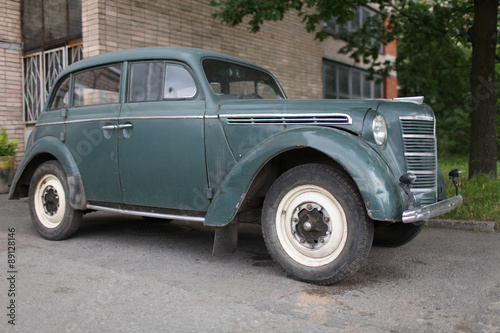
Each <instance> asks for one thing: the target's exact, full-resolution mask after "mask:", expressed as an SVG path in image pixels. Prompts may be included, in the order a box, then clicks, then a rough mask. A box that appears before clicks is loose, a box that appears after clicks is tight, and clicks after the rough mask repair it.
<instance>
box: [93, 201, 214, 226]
mask: <svg viewBox="0 0 500 333" xmlns="http://www.w3.org/2000/svg"><path fill="white" fill-rule="evenodd" d="M87 209H91V210H99V211H104V212H111V213H120V214H127V215H134V216H147V217H154V218H159V219H170V220H179V221H192V222H202V223H203V222H205V218H204V217H199V216H189V215H176V214H162V213H151V212H141V211H135V210H127V209H120V208H112V207H103V206H97V205H87Z"/></svg>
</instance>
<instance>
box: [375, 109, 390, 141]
mask: <svg viewBox="0 0 500 333" xmlns="http://www.w3.org/2000/svg"><path fill="white" fill-rule="evenodd" d="M372 130H373V139H374V140H375V142H376V143H377V144H378V145H379V146H382V145H383V144H384V143H385V140H387V125H386V124H385V119H384V117H383V116H382V115H380V114H377V115H376V116H375V118H373V123H372Z"/></svg>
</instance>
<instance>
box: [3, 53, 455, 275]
mask: <svg viewBox="0 0 500 333" xmlns="http://www.w3.org/2000/svg"><path fill="white" fill-rule="evenodd" d="M434 120H435V118H434V114H433V112H432V110H431V109H430V108H429V107H428V106H427V105H425V104H423V103H422V100H421V99H419V98H409V99H395V100H341V101H340V100H339V101H334V100H287V99H286V96H285V93H284V92H283V90H282V88H281V87H280V85H279V83H278V82H277V80H276V79H275V78H274V77H273V76H272V74H270V73H269V72H268V71H266V70H265V69H263V68H260V67H258V66H256V65H254V64H252V63H249V62H247V61H244V60H241V59H238V58H234V57H231V56H228V55H224V54H220V53H215V52H209V51H205V50H198V49H188V48H148V49H133V50H127V51H119V52H113V53H108V54H103V55H99V56H96V57H91V58H88V59H85V60H82V61H79V62H77V63H76V64H74V65H72V66H70V67H68V68H67V69H66V70H64V71H63V72H62V73H61V74H60V76H59V77H58V79H57V80H56V82H55V84H54V86H53V88H52V90H51V93H50V96H49V98H48V100H47V104H46V106H45V108H44V111H43V112H42V113H41V114H40V116H39V119H38V122H37V124H36V127H35V129H34V130H33V132H32V133H31V135H30V137H29V140H28V143H27V147H26V155H25V157H24V160H23V161H22V163H21V164H20V166H19V168H18V170H17V173H16V175H15V176H14V180H13V183H12V186H11V189H10V198H11V199H15V198H21V197H26V196H28V197H29V206H30V212H31V217H32V220H33V223H34V226H35V228H36V229H37V231H38V232H39V233H40V234H41V235H42V237H44V238H47V239H50V240H61V239H65V238H68V237H70V236H72V235H74V234H75V233H76V232H77V230H78V228H79V226H80V222H81V220H82V216H83V214H84V213H86V212H89V211H110V212H117V213H125V214H132V215H138V216H144V217H150V218H161V219H176V220H185V221H198V222H202V223H204V224H205V225H207V226H213V227H214V229H215V242H214V252H215V253H223V252H227V251H232V250H234V249H235V246H236V241H237V225H238V223H251V222H253V223H261V224H262V230H263V235H264V239H265V243H266V245H267V248H268V250H269V252H270V254H271V256H272V257H273V258H274V260H275V261H276V263H277V264H278V265H279V266H280V267H281V268H283V269H284V270H285V271H286V272H287V273H288V274H289V275H291V276H292V277H293V278H295V279H298V280H301V281H306V282H310V283H316V284H331V283H334V282H337V281H340V280H341V279H343V278H345V277H347V276H348V275H350V274H352V273H353V272H354V271H356V270H357V269H358V268H359V267H360V266H361V264H362V263H363V261H364V260H365V259H366V258H367V256H368V254H369V251H370V249H371V246H372V243H375V244H378V245H383V246H399V245H402V244H404V243H406V242H408V241H410V240H411V239H413V238H414V237H415V236H416V235H417V234H418V232H419V231H420V230H421V228H422V224H423V222H424V221H426V220H428V219H429V218H431V217H434V216H437V215H440V214H443V213H445V212H448V211H450V210H452V209H454V208H455V207H457V206H458V205H460V204H461V203H462V197H461V196H460V195H458V194H457V196H455V197H453V198H449V199H446V185H445V183H444V177H443V175H442V174H441V172H440V170H439V167H438V164H437V157H436V135H435V121H434Z"/></svg>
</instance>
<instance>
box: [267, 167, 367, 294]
mask: <svg viewBox="0 0 500 333" xmlns="http://www.w3.org/2000/svg"><path fill="white" fill-rule="evenodd" d="M262 229H263V234H264V239H265V242H266V246H267V248H268V250H269V252H270V254H271V256H272V257H273V258H274V260H275V261H276V262H277V264H278V265H279V266H281V268H283V269H284V270H285V271H286V272H287V273H288V274H289V275H290V276H292V277H293V278H295V279H297V280H300V281H305V282H309V283H315V284H320V285H326V284H332V283H335V282H338V281H340V280H342V279H344V278H346V277H347V276H349V275H350V274H352V273H354V272H355V271H356V270H357V269H358V268H359V267H360V266H361V264H362V263H363V261H364V260H365V259H366V257H367V256H368V254H369V252H370V249H371V245H372V240H373V223H372V222H371V220H370V219H369V218H368V217H367V215H366V211H365V209H364V205H363V202H362V200H361V198H360V195H359V193H358V191H357V189H356V187H355V185H354V184H353V183H352V181H351V180H350V179H349V178H348V177H347V176H345V175H344V174H343V173H342V172H340V171H338V170H337V169H335V168H332V167H329V166H325V165H320V164H306V165H301V166H298V167H295V168H292V169H290V170H289V171H287V172H286V173H284V174H283V175H282V176H281V177H279V178H278V179H277V180H276V182H275V183H274V184H273V185H272V186H271V188H270V190H269V192H268V194H267V196H266V199H265V202H264V207H263V212H262Z"/></svg>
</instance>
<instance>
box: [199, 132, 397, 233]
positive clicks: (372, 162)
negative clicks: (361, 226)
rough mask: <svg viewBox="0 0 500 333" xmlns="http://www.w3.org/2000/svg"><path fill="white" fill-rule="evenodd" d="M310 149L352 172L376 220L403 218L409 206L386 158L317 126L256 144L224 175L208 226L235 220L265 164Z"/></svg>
mask: <svg viewBox="0 0 500 333" xmlns="http://www.w3.org/2000/svg"><path fill="white" fill-rule="evenodd" d="M306 147H309V148H313V149H316V150H318V151H320V152H322V153H324V154H325V155H327V156H329V157H330V158H331V159H333V160H335V161H336V162H337V163H339V164H340V165H341V166H342V167H343V168H344V169H345V170H346V172H347V173H349V175H350V176H351V177H352V179H353V180H354V182H355V183H356V185H357V187H358V189H359V192H360V193H361V196H362V198H363V201H364V203H365V207H366V209H367V212H368V214H369V216H370V217H371V218H372V219H375V220H384V221H400V220H401V217H402V214H403V211H404V207H405V204H406V201H405V197H404V193H403V192H402V190H401V189H400V187H399V186H398V184H397V177H396V176H395V175H393V174H392V172H391V170H390V169H389V167H388V166H387V164H386V163H385V162H384V160H383V159H382V158H381V157H380V156H379V155H378V154H377V153H376V152H375V151H374V150H373V149H372V148H371V147H370V146H369V145H368V144H366V143H365V142H364V141H362V140H361V139H360V138H358V137H357V136H354V135H352V134H349V133H347V132H344V131H340V130H336V129H332V128H326V127H314V128H298V129H291V130H288V131H283V132H280V133H278V134H276V135H274V136H272V137H270V138H268V139H266V140H264V141H263V142H261V143H260V144H258V145H257V146H255V147H254V148H253V149H252V150H251V151H250V152H249V153H248V154H247V155H246V156H244V157H243V158H242V159H241V160H240V161H239V162H238V164H236V165H235V166H234V167H233V168H232V169H231V171H230V172H229V174H228V175H227V177H226V178H225V180H224V182H223V184H222V186H221V187H220V188H219V190H218V191H217V193H216V194H215V196H214V199H213V201H212V204H211V205H210V207H209V210H208V212H207V215H206V217H205V224H206V225H211V226H223V225H226V224H228V223H229V222H231V220H232V219H233V218H234V217H235V215H236V213H237V212H238V209H239V207H240V205H241V203H242V202H243V200H244V199H245V196H246V193H247V192H248V190H249V188H250V185H251V184H252V181H253V179H254V178H255V177H256V176H257V174H258V172H259V171H260V170H261V169H262V167H263V166H264V165H265V164H266V163H267V162H268V161H269V160H271V159H272V158H273V157H275V156H277V155H279V154H281V153H283V152H286V151H288V150H291V149H296V148H306Z"/></svg>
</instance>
